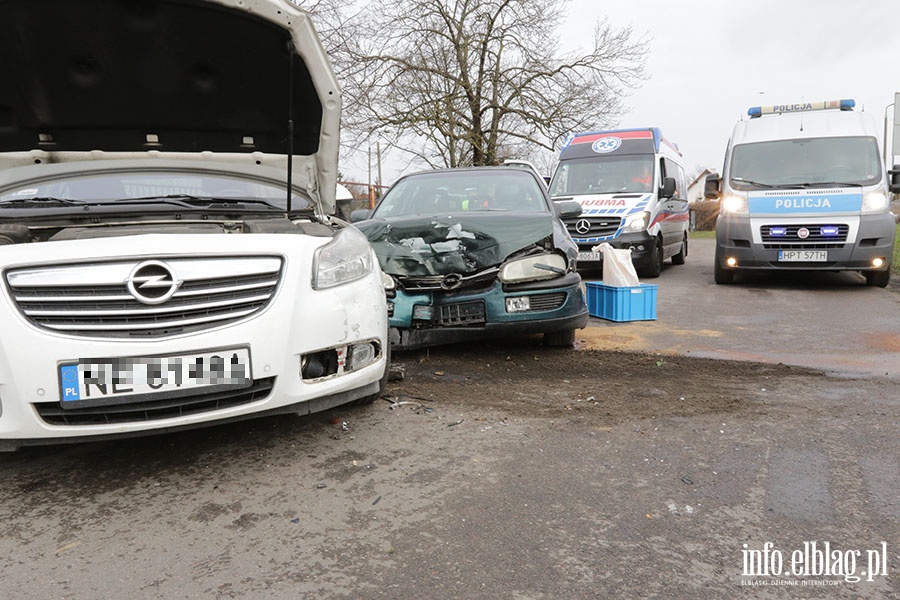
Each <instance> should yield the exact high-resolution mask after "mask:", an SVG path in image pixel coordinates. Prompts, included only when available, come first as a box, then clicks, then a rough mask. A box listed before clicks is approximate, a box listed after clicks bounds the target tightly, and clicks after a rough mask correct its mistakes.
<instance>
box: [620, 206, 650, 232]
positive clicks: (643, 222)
mask: <svg viewBox="0 0 900 600" xmlns="http://www.w3.org/2000/svg"><path fill="white" fill-rule="evenodd" d="M649 224H650V213H649V212H647V211H646V210H644V211H641V212H639V213H634V214H633V215H628V216H627V217H625V227H623V228H622V231H623V232H625V233H633V232H636V231H644V230H645V229H647V226H648V225H649Z"/></svg>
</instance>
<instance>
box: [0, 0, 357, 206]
mask: <svg viewBox="0 0 900 600" xmlns="http://www.w3.org/2000/svg"><path fill="white" fill-rule="evenodd" d="M0 64H2V65H3V85H0V169H2V168H9V167H14V166H20V165H25V164H32V165H33V164H35V163H37V162H42V163H53V162H63V161H75V160H79V161H83V160H107V159H115V158H140V157H141V156H162V157H165V158H168V159H173V158H178V157H179V156H188V157H190V158H191V160H196V159H197V156H198V154H201V153H202V154H203V155H204V156H205V157H206V159H208V158H209V154H210V153H215V154H216V155H217V156H218V155H221V159H222V160H224V161H231V162H243V163H246V164H259V165H268V166H281V168H282V169H283V168H285V167H286V164H287V161H286V156H287V154H288V153H289V151H290V150H292V151H293V154H294V157H295V158H294V169H293V171H294V182H295V185H297V186H298V187H301V188H304V189H306V190H307V191H308V192H309V193H310V194H311V195H312V196H313V198H315V199H318V200H320V201H321V203H322V208H323V210H324V211H325V212H329V213H330V212H333V211H334V189H335V182H336V178H337V157H338V138H339V127H340V125H339V124H340V108H341V100H340V88H339V86H338V84H337V81H336V79H335V77H334V73H333V71H332V69H331V66H330V63H329V62H328V59H327V58H326V56H325V53H324V51H323V49H322V46H321V43H320V42H319V39H318V35H317V34H316V32H315V29H314V28H313V26H312V24H311V22H310V20H309V17H308V15H307V14H306V13H305V12H304V11H302V10H301V9H299V8H297V7H296V6H295V5H293V4H291V3H290V2H288V1H287V0H139V1H138V0H130V1H122V0H78V1H77V2H76V1H73V0H40V1H39V2H38V1H35V0H0ZM291 120H293V135H290V134H289V131H290V128H289V121H291ZM289 140H290V141H291V143H290V144H289ZM148 153H149V154H148Z"/></svg>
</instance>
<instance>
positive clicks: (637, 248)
mask: <svg viewBox="0 0 900 600" xmlns="http://www.w3.org/2000/svg"><path fill="white" fill-rule="evenodd" d="M634 248H635V249H636V250H637V251H638V252H643V251H644V245H643V244H640V245H638V246H634Z"/></svg>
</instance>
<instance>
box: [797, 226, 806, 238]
mask: <svg viewBox="0 0 900 600" xmlns="http://www.w3.org/2000/svg"><path fill="white" fill-rule="evenodd" d="M797 237H798V238H800V239H801V240H805V239H806V238H808V237H809V229H807V228H806V227H801V228H800V229H798V230H797Z"/></svg>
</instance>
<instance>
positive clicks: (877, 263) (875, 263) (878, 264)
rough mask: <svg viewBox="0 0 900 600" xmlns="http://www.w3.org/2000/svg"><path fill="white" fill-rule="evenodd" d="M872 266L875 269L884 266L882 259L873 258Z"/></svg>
mask: <svg viewBox="0 0 900 600" xmlns="http://www.w3.org/2000/svg"><path fill="white" fill-rule="evenodd" d="M872 266H873V267H875V268H876V269H877V268H879V267H882V266H884V259H883V258H873V259H872Z"/></svg>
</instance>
